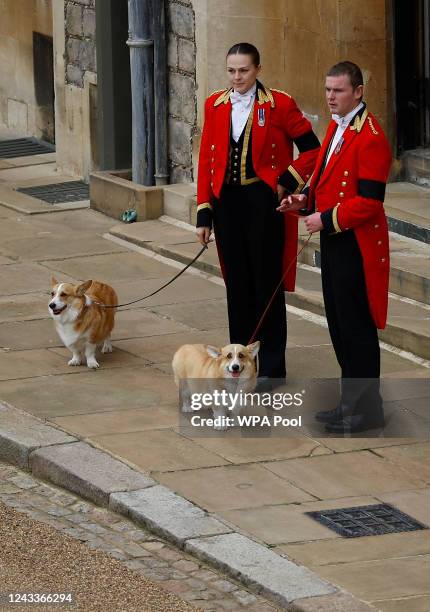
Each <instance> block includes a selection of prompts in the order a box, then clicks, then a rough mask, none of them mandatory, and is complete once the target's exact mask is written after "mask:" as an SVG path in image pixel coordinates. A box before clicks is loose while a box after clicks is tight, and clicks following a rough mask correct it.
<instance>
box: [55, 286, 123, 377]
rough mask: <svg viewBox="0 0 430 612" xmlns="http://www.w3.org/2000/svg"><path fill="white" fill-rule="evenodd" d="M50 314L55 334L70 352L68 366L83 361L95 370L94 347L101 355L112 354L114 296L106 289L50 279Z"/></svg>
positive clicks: (109, 289)
mask: <svg viewBox="0 0 430 612" xmlns="http://www.w3.org/2000/svg"><path fill="white" fill-rule="evenodd" d="M51 285H52V290H51V301H50V302H49V308H48V309H49V312H50V314H51V316H52V318H53V319H54V323H55V327H56V329H57V333H58V335H59V336H60V338H61V340H62V341H63V342H64V344H65V345H66V346H67V348H68V349H70V351H71V352H72V355H73V357H72V359H70V361H69V365H71V366H78V365H81V363H83V361H84V359H86V362H87V366H88V367H89V368H98V367H99V364H98V363H97V359H96V349H97V346H99V345H100V346H102V349H101V350H102V353H111V352H112V343H111V340H110V334H111V332H112V329H113V326H114V323H115V311H116V309H115V308H103V306H102V305H106V306H116V305H117V304H118V298H117V295H116V293H115V291H114V289H112V287H109V285H105V284H103V283H99V282H97V281H92V280H88V281H85V282H84V283H81V284H79V285H72V284H70V283H59V282H58V281H57V280H56V279H55V278H54V277H52V279H51Z"/></svg>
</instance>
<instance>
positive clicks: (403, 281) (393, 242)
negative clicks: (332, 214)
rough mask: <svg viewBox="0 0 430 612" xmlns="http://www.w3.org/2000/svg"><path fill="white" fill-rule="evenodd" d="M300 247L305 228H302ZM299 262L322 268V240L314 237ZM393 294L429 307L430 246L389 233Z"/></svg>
mask: <svg viewBox="0 0 430 612" xmlns="http://www.w3.org/2000/svg"><path fill="white" fill-rule="evenodd" d="M299 233H300V238H299V242H300V244H301V245H303V244H304V242H305V240H306V237H305V234H306V232H305V228H304V226H301V225H300V232H299ZM299 261H300V262H301V263H304V264H307V265H309V266H315V267H317V268H320V267H321V263H320V262H321V256H320V246H319V237H318V236H317V235H313V236H312V238H311V240H310V242H309V244H308V245H307V246H306V247H305V248H304V250H303V251H302V252H301V254H300V255H299ZM390 261H391V267H390V291H391V292H392V293H395V294H396V295H399V296H402V297H405V298H410V299H413V300H417V301H418V302H423V303H424V304H430V245H427V244H424V243H421V242H417V241H416V240H411V239H409V238H405V237H403V236H399V235H398V234H395V233H392V232H390Z"/></svg>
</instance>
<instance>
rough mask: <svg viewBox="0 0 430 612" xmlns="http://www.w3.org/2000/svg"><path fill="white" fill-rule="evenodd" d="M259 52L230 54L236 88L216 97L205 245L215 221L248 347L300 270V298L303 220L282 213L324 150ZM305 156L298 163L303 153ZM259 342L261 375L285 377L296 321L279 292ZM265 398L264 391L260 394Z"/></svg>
mask: <svg viewBox="0 0 430 612" xmlns="http://www.w3.org/2000/svg"><path fill="white" fill-rule="evenodd" d="M259 72H260V56H259V52H258V50H257V49H256V48H255V47H254V46H253V45H250V44H249V43H239V44H237V45H234V46H233V47H232V48H231V49H230V50H229V52H228V54H227V74H228V77H229V80H230V83H231V87H230V88H228V89H226V90H223V91H219V92H216V93H214V94H212V95H211V96H209V98H208V99H207V100H206V104H205V122H204V127H203V133H202V140H201V145H200V157H199V170H198V181H197V204H198V207H197V232H196V233H197V237H198V239H199V241H200V242H201V243H202V244H206V243H207V242H208V240H209V236H210V232H211V227H212V222H213V225H214V230H215V238H216V242H217V248H218V252H219V256H220V261H221V266H222V270H223V275H224V279H225V282H226V289H227V306H228V318H229V329H230V342H233V343H240V344H245V345H246V344H247V343H248V342H249V340H250V338H251V336H252V334H253V332H254V331H255V329H256V327H257V324H258V321H259V319H260V317H261V315H262V314H263V312H264V310H265V308H266V306H267V304H268V302H269V300H270V297H271V296H272V294H273V292H274V290H275V288H276V286H277V285H278V283H279V282H280V280H281V278H282V275H283V265H285V264H287V265H288V264H291V263H294V265H290V267H289V273H288V275H287V277H286V279H285V288H286V289H287V290H290V291H293V290H294V284H295V274H296V265H295V262H294V257H295V255H296V251H297V217H296V216H295V215H290V214H288V215H281V214H279V212H277V211H276V208H277V206H278V204H279V197H281V196H282V195H283V194H284V193H287V194H289V193H296V192H297V193H299V192H300V191H301V189H302V188H303V186H304V185H305V184H306V182H307V180H308V179H309V177H310V175H311V174H312V171H313V169H314V167H315V162H316V158H317V155H318V151H319V142H318V139H317V137H316V136H315V134H314V133H313V131H312V126H311V124H310V123H309V121H308V120H307V119H306V118H305V117H304V116H303V114H302V112H301V111H300V110H299V108H298V107H297V105H296V103H295V101H294V100H293V98H292V97H291V96H290V95H289V94H287V93H285V92H282V91H277V90H274V89H269V88H268V87H265V86H264V85H263V84H262V83H260V82H259V81H258V80H257V76H258V74H259ZM294 144H295V145H296V146H297V149H298V151H299V155H298V157H297V158H296V159H294V158H293V146H294ZM255 339H258V340H260V342H261V348H260V352H259V365H260V367H259V375H260V379H262V378H278V379H282V378H285V345H286V313H285V297H284V293H283V290H282V289H281V290H279V291H278V292H277V294H276V297H275V299H274V300H273V303H272V305H271V307H270V310H269V311H268V313H267V315H266V317H265V319H264V323H263V324H262V326H261V328H260V330H259V333H258V335H257V336H256V338H255ZM260 389H261V386H260Z"/></svg>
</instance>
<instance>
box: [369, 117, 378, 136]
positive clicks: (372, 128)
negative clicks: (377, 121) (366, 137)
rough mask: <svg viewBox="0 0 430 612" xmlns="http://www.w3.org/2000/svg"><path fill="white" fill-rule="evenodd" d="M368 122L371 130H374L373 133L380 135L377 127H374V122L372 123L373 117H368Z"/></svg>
mask: <svg viewBox="0 0 430 612" xmlns="http://www.w3.org/2000/svg"><path fill="white" fill-rule="evenodd" d="M367 120H368V122H369V125H370V129H371V130H372V132H373V133H374V134H375V135H376V134H379V132H378V130H377V129H376V128H375V126H374V125H373V121H372V117H367Z"/></svg>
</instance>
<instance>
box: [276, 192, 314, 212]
mask: <svg viewBox="0 0 430 612" xmlns="http://www.w3.org/2000/svg"><path fill="white" fill-rule="evenodd" d="M307 199H308V198H307V197H306V196H305V195H304V194H303V193H299V194H293V195H289V196H287V197H286V198H284V199H283V200H282V201H281V204H280V205H279V206H278V208H277V209H276V210H278V211H279V212H289V211H295V210H300V209H301V208H304V207H305V206H306V201H307Z"/></svg>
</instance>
